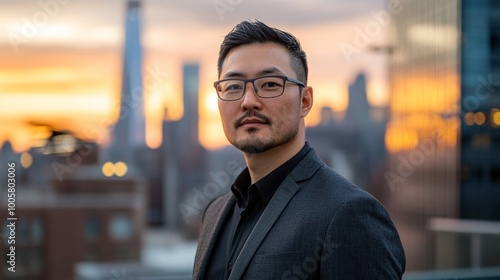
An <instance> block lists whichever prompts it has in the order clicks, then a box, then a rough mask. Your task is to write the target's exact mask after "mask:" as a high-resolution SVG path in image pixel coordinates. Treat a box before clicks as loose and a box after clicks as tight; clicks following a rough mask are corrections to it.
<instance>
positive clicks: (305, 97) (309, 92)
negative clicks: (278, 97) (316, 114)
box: [300, 86, 313, 118]
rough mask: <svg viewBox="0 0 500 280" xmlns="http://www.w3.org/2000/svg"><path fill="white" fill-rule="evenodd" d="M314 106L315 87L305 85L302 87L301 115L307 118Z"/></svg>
mask: <svg viewBox="0 0 500 280" xmlns="http://www.w3.org/2000/svg"><path fill="white" fill-rule="evenodd" d="M312 106H313V89H312V87H309V86H308V87H305V88H303V89H302V97H301V108H300V117H301V118H305V117H306V116H307V114H309V111H311V108H312Z"/></svg>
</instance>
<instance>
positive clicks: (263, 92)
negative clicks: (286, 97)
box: [255, 77, 285, 98]
mask: <svg viewBox="0 0 500 280" xmlns="http://www.w3.org/2000/svg"><path fill="white" fill-rule="evenodd" d="M255 87H256V88H257V94H258V95H259V96H260V97H264V98H270V97H276V96H280V95H281V94H283V90H284V88H285V81H284V80H283V78H281V77H262V78H259V79H257V80H255Z"/></svg>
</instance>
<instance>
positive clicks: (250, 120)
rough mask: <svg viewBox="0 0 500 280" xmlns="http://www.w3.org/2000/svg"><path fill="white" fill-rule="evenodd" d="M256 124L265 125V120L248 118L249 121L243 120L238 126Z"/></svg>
mask: <svg viewBox="0 0 500 280" xmlns="http://www.w3.org/2000/svg"><path fill="white" fill-rule="evenodd" d="M256 124H267V122H266V121H265V120H262V119H257V118H249V119H244V120H242V121H241V122H240V124H239V126H243V125H256Z"/></svg>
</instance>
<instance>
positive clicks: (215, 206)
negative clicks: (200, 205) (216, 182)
mask: <svg viewBox="0 0 500 280" xmlns="http://www.w3.org/2000/svg"><path fill="white" fill-rule="evenodd" d="M231 196H232V194H231V192H228V193H226V194H223V195H221V196H218V197H216V198H214V199H213V200H212V201H210V202H209V203H208V205H207V207H205V211H204V212H203V216H202V217H201V222H202V223H204V221H205V217H210V218H212V217H213V216H214V215H217V214H218V213H220V212H221V211H222V210H223V207H224V205H225V204H226V202H227V200H228V199H230V198H231Z"/></svg>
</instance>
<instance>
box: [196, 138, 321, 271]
mask: <svg viewBox="0 0 500 280" xmlns="http://www.w3.org/2000/svg"><path fill="white" fill-rule="evenodd" d="M309 150H311V146H310V145H309V143H307V142H306V143H305V145H304V147H303V148H302V149H301V150H300V152H298V153H297V154H296V155H295V156H293V157H292V158H291V159H289V160H288V161H287V162H285V163H284V164H282V165H281V166H279V167H278V168H276V169H275V170H273V171H272V172H271V173H269V174H268V175H266V176H265V177H264V178H262V179H260V180H259V181H257V182H255V183H254V184H251V178H250V173H249V171H248V168H246V169H245V170H243V171H242V172H241V173H240V174H239V175H238V177H237V178H236V180H235V182H234V184H233V185H232V186H231V192H232V193H233V195H234V196H235V198H236V203H235V205H234V208H233V211H232V212H231V213H230V214H229V216H228V218H227V220H226V222H225V224H224V225H223V226H222V229H221V234H220V235H219V237H218V238H217V240H216V241H215V250H214V252H213V254H212V256H211V257H210V261H209V264H208V268H207V271H206V275H205V277H204V279H210V280H218V279H221V280H226V279H228V278H229V274H230V273H231V270H232V268H233V265H234V262H235V261H236V258H237V257H238V255H239V253H240V251H241V249H242V248H243V245H244V244H245V242H246V240H247V238H248V236H249V235H250V233H251V232H252V230H253V228H254V226H255V224H256V223H257V221H258V220H259V218H260V215H261V214H262V212H264V209H265V208H266V206H267V204H268V203H269V201H271V198H272V197H273V195H274V193H275V192H276V190H277V189H278V187H279V186H280V185H281V183H282V182H283V181H284V180H285V178H286V176H288V174H290V172H291V171H292V170H293V169H294V168H295V167H296V166H297V164H298V163H299V162H300V161H301V160H302V159H303V158H304V156H305V155H306V154H307V153H308V152H309Z"/></svg>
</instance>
